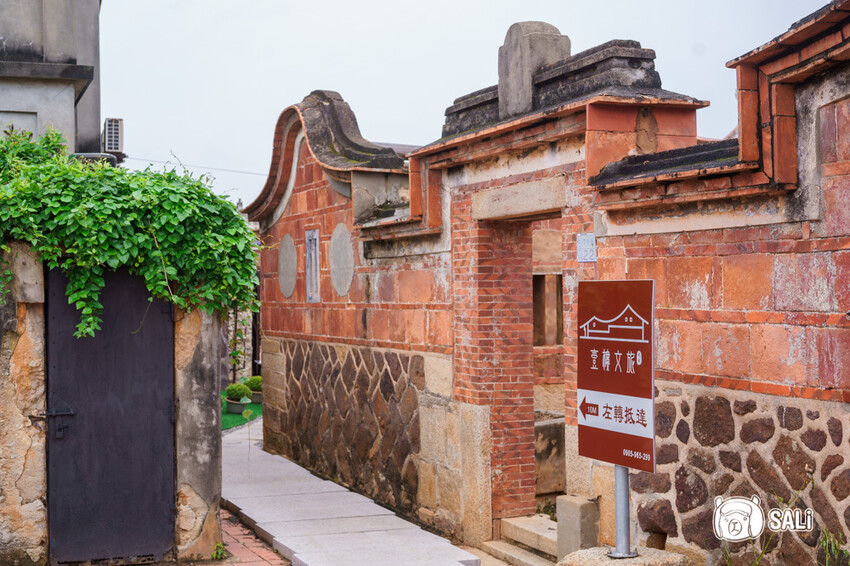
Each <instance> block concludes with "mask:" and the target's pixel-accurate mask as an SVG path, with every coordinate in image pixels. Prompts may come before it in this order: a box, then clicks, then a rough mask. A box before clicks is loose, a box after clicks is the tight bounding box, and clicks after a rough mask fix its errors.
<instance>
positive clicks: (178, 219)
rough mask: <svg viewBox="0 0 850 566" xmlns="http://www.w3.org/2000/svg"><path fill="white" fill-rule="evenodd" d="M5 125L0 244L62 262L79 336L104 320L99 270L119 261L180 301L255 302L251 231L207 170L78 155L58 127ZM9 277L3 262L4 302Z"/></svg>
mask: <svg viewBox="0 0 850 566" xmlns="http://www.w3.org/2000/svg"><path fill="white" fill-rule="evenodd" d="M5 134H6V135H2V134H0V250H3V251H4V252H7V253H8V252H9V246H8V244H6V242H8V241H9V240H19V241H22V242H26V243H28V244H30V245H31V246H32V248H33V250H34V251H35V252H36V253H38V255H39V257H40V259H41V260H42V261H43V262H44V264H45V266H46V267H48V268H50V269H53V268H57V267H58V268H60V269H61V270H62V272H63V273H64V274H65V275H66V276H67V278H68V285H67V288H66V289H65V296H66V297H67V299H68V303H69V304H71V305H74V307H75V308H76V309H77V311H78V312H79V313H80V321H79V324H77V329H76V332H75V336H77V337H81V336H94V334H95V332H96V331H97V330H99V329H100V325H101V311H102V310H103V305H102V304H101V303H100V294H101V291H102V290H103V286H104V274H105V272H106V271H108V270H117V269H120V268H121V267H125V268H127V269H128V270H129V271H130V273H131V274H133V275H137V276H140V277H141V278H143V279H144V281H145V285H146V286H147V289H148V291H149V292H150V293H151V295H153V296H154V297H160V298H163V299H166V300H169V301H171V302H172V303H174V304H175V305H176V306H177V307H179V308H180V309H182V310H185V311H191V310H193V309H196V308H200V309H203V310H205V311H207V312H212V311H219V312H224V313H227V312H230V310H234V309H235V310H243V309H252V310H257V307H258V301H257V299H256V286H257V284H258V283H259V281H258V279H257V267H256V261H257V255H256V252H255V250H254V241H255V240H256V236H255V234H254V233H253V232H252V231H251V229H250V228H249V227H248V224H247V223H246V222H245V220H244V219H243V218H242V216H241V215H240V214H239V212H238V211H237V210H236V207H235V206H234V205H233V203H231V202H230V201H228V200H227V199H225V198H223V197H220V196H218V195H216V194H214V193H213V192H212V191H211V190H210V187H209V185H208V183H207V182H206V180H205V179H203V178H194V177H192V176H191V175H189V174H181V173H178V172H177V171H175V170H171V171H163V172H161V173H160V172H154V171H149V170H146V171H129V170H127V169H123V168H119V167H110V166H109V165H105V164H104V163H88V162H84V161H77V160H74V159H71V158H70V157H69V156H68V155H66V154H65V150H64V146H63V145H62V142H63V140H62V136H61V134H59V133H58V132H56V131H54V130H48V131H47V133H45V134H44V136H42V137H41V138H38V139H35V140H34V139H33V138H32V135H31V134H29V133H28V132H21V131H18V130H13V129H9V130H6V132H5ZM0 263H2V260H0ZM11 278H12V274H11V271H10V270H9V269H8V266H5V265H0V304H2V303H4V302H5V295H7V294H8V289H7V286H8V284H9V283H10V282H11Z"/></svg>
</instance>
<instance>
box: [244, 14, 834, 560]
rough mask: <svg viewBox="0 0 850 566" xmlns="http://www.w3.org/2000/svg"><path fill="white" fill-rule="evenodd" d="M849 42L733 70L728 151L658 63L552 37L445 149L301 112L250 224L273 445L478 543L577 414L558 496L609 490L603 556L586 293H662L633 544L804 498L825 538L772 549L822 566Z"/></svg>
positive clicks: (787, 46) (527, 493)
mask: <svg viewBox="0 0 850 566" xmlns="http://www.w3.org/2000/svg"><path fill="white" fill-rule="evenodd" d="M848 53H850V3H848V2H846V1H844V2H833V3H831V4H830V5H828V6H826V7H825V8H824V9H823V10H821V11H819V12H817V13H815V14H812V15H811V16H809V17H807V18H806V19H804V20H801V21H800V22H798V23H797V24H795V25H794V26H792V28H791V29H790V30H789V31H788V32H786V33H785V34H783V35H781V36H779V37H778V38H777V39H775V40H773V41H772V42H770V43H768V44H766V45H764V46H762V47H759V48H757V49H755V50H754V51H752V52H751V53H749V54H747V55H744V56H742V57H740V58H738V59H736V60H734V61H732V62H730V64H729V66H730V67H732V68H734V69H735V70H736V73H737V76H738V100H739V123H738V138H736V139H730V140H720V141H712V142H707V143H706V142H705V140H700V139H698V138H697V133H696V111H697V109H699V108H701V107H704V106H705V105H706V104H707V103H705V102H702V101H699V100H696V99H694V98H692V97H689V96H686V95H682V94H677V93H673V92H669V91H666V90H664V89H663V88H662V87H661V79H660V76H659V74H658V72H657V71H656V70H655V68H654V52H653V51H652V50H650V49H646V48H644V47H642V46H641V45H640V44H638V43H637V42H633V41H612V42H608V43H605V44H602V45H600V46H598V47H595V48H593V49H590V50H587V51H584V52H581V53H578V54H574V55H573V54H571V52H570V44H569V39H568V38H566V37H565V36H562V35H561V34H560V33H559V32H558V30H556V29H554V28H552V26H549V25H547V24H542V23H539V22H526V23H522V24H515V25H514V26H512V27H511V28H510V30H509V31H508V34H507V36H506V40H505V44H504V45H503V46H502V48H501V49H500V52H499V69H500V73H499V84H498V85H495V86H492V87H489V88H485V89H482V90H479V91H476V92H473V93H471V94H469V95H466V96H463V97H460V98H458V99H457V100H456V101H455V103H454V104H453V105H452V106H451V107H449V108H448V109H447V111H446V122H445V124H444V127H443V137H442V138H441V139H439V140H437V141H436V142H434V143H432V144H429V145H427V146H424V147H420V148H408V147H391V146H387V145H381V144H374V143H371V142H368V141H366V140H363V139H362V137H361V136H360V134H359V131H358V129H357V125H356V120H355V118H354V115H353V114H352V113H351V111H350V109H349V108H348V106H347V105H346V104H345V103H344V101H343V100H342V99H341V98H340V97H339V95H337V94H336V93H331V92H325V91H317V92H314V93H313V94H311V95H310V96H308V97H307V98H305V99H304V101H302V102H301V103H299V104H296V105H294V106H291V107H289V108H287V109H286V110H284V112H283V113H282V114H281V117H280V119H279V121H278V125H277V129H276V132H275V141H274V153H273V160H272V166H271V169H270V175H269V179H268V181H267V183H266V185H265V187H264V189H263V191H262V193H261V195H260V196H259V197H258V199H257V200H256V201H255V202H254V203H252V204H251V205H249V207H248V208H247V209H246V212H247V213H248V214H249V216H250V218H251V219H252V220H257V221H259V222H260V226H261V237H262V239H263V242H264V244H265V245H266V246H268V247H267V248H266V249H265V250H264V251H263V253H262V258H261V266H262V267H261V271H262V301H263V306H262V332H263V336H264V339H263V344H262V349H263V374H264V384H265V385H264V399H265V403H266V407H265V408H264V415H265V419H264V421H265V422H264V427H265V442H266V445H267V446H268V447H269V448H270V449H272V450H274V451H278V452H280V453H283V454H286V455H287V456H290V457H292V458H294V459H295V460H297V461H299V462H301V463H303V464H305V465H307V466H308V467H310V468H311V469H314V470H316V471H317V472H319V473H321V474H323V475H326V476H328V477H331V478H335V479H337V480H339V481H342V482H343V483H346V484H348V485H351V486H354V487H355V488H357V489H359V490H361V491H363V492H365V493H367V494H369V495H371V496H373V497H375V498H377V499H378V500H380V501H383V502H385V503H386V504H388V505H391V506H393V507H395V508H397V509H399V510H400V511H402V512H404V513H407V514H409V515H411V516H416V517H417V518H418V519H419V520H422V521H424V522H426V523H430V524H433V525H434V526H436V527H437V528H439V529H441V530H443V531H444V532H446V533H447V534H450V535H453V536H456V537H458V538H460V539H463V540H465V541H467V542H468V543H472V544H477V543H480V542H482V541H485V540H489V539H491V538H498V536H499V528H500V520H501V519H504V518H509V517H516V516H521V515H527V514H531V513H533V512H534V511H535V507H536V504H537V502H538V499H537V496H539V495H540V494H541V490H540V489H538V485H539V484H540V483H542V482H541V479H540V475H539V474H536V473H535V472H536V469H539V465H540V464H539V458H537V457H536V453H539V449H538V448H537V447H536V442H535V441H536V433H535V428H536V427H535V421H536V420H537V421H539V420H541V418H544V417H547V416H550V415H548V414H550V413H552V412H555V413H559V414H561V415H563V417H561V418H563V424H564V428H563V430H564V444H563V454H562V455H561V458H562V468H561V469H562V470H563V474H564V482H563V485H564V492H565V493H570V494H578V495H584V496H587V497H598V500H597V502H598V507H599V511H600V516H601V519H600V523H599V542H600V543H609V544H610V543H613V542H614V525H613V515H614V513H613V506H614V501H613V497H611V496H610V494H612V493H613V468H612V467H611V466H609V465H607V464H603V463H600V462H594V461H590V460H587V459H584V458H582V457H579V456H578V455H577V440H576V404H577V400H576V394H575V372H576V367H577V359H576V355H577V349H576V340H577V332H578V329H577V324H576V318H575V317H576V308H577V305H576V293H577V283H578V281H580V280H588V279H653V280H655V282H656V312H655V325H656V326H655V335H656V340H657V344H658V347H657V353H656V359H655V366H656V388H657V398H656V441H657V454H656V455H657V463H658V473H656V474H648V473H638V474H633V476H632V506H633V513H634V514H635V515H636V517H637V518H638V522H637V524H636V525H635V532H634V533H633V536H634V538H635V539H637V540H640V541H641V543H642V544H646V545H652V546H664V547H666V548H667V549H670V550H677V551H680V552H683V553H686V554H689V555H691V556H693V557H695V558H698V559H699V560H704V558H705V557H707V558H709V559H710V560H718V559H719V558H720V555H721V549H720V541H719V540H718V539H717V538H716V537H715V536H714V534H713V532H712V526H711V525H712V521H711V516H712V513H713V509H714V498H715V497H717V496H723V497H725V496H729V495H746V496H750V495H758V496H759V497H760V499H761V501H762V502H764V505H765V509H767V508H768V507H774V506H781V505H782V502H783V501H784V502H788V501H790V500H791V499H792V498H793V497H794V496H796V499H795V504H796V505H798V506H801V508H803V507H804V508H811V509H812V510H813V511H814V517H815V522H816V524H817V528H816V529H815V530H814V531H811V532H808V533H797V534H794V533H785V534H782V535H781V536H779V535H777V536H776V537H773V538H772V539H771V541H769V542H768V541H766V540H765V542H764V544H765V545H766V546H768V547H769V548H768V550H769V553H770V555H771V556H774V557H776V559H777V560H780V559H781V560H784V561H786V562H790V561H792V560H795V561H799V562H800V563H807V562H809V561H810V560H811V559H812V558H813V557H814V556H815V555H816V553H817V543H818V540H819V538H820V537H821V536H824V533H825V531H829V532H830V533H832V534H838V533H843V534H844V535H845V536H846V533H848V532H850V529H848V527H850V507H848V502H850V499H848V496H850V468H848V467H847V465H848V462H846V461H845V457H846V453H847V443H848V441H850V437H848V431H847V430H846V429H847V427H848V426H850V421H848V418H847V412H846V410H845V407H846V405H845V403H846V402H848V401H850V370H848V369H847V364H846V362H847V361H848V356H850V354H848V352H850V327H848V325H850V322H848V317H847V315H846V313H847V311H848V310H850V304H848V300H850V298H848V297H849V296H848V295H847V292H846V289H845V287H846V284H845V281H846V274H845V271H846V269H848V268H847V265H845V264H848V261H847V259H848V258H850V256H847V257H845V254H847V253H848V252H846V251H845V250H844V249H845V248H846V247H847V242H848V241H847V238H848V236H850V220H848V219H850V217H848V215H847V212H846V206H844V205H843V203H844V202H846V199H845V196H844V193H845V192H847V191H850V183H848V179H847V177H846V175H847V173H848V169H847V167H846V166H845V165H846V162H847V160H848V159H850V158H849V157H848V155H850V154H847V151H846V150H847V147H846V146H847V139H850V137H848V134H847V128H848V124H850V122H848V115H850V114H848V112H847V108H850V107H848V106H847V103H846V101H847V99H848V98H847V97H848V95H850V87H848V86H847V85H848V84H850V82H848V81H847V76H848V73H850V67H848V64H847V62H846V61H847V59H848V57H850V55H848ZM594 251H595V253H594ZM848 265H850V264H848ZM561 392H563V395H562V394H561ZM559 399H560V403H559V401H558V400H559ZM536 462H537V463H536ZM730 550H731V551H732V553H733V554H735V553H737V554H741V555H744V554H745V553H746V552H748V551H750V549H749V548H745V547H744V546H742V545H739V546H734V545H733V546H732V547H730Z"/></svg>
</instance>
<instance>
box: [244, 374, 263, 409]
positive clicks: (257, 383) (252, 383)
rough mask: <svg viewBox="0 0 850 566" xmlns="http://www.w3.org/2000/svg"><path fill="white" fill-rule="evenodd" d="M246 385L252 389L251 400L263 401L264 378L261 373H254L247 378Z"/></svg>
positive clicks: (254, 401)
mask: <svg viewBox="0 0 850 566" xmlns="http://www.w3.org/2000/svg"><path fill="white" fill-rule="evenodd" d="M245 385H247V386H248V389H250V390H251V402H253V403H262V402H263V378H262V377H261V376H259V375H254V376H252V377H249V378H248V379H246V380H245Z"/></svg>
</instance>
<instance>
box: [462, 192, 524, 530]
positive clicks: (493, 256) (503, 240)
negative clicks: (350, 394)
mask: <svg viewBox="0 0 850 566" xmlns="http://www.w3.org/2000/svg"><path fill="white" fill-rule="evenodd" d="M468 211H469V198H468V196H461V197H459V198H457V199H456V200H455V202H454V204H453V217H454V222H453V230H452V238H453V242H452V273H453V278H454V284H453V289H454V301H455V308H454V319H453V327H454V376H455V378H454V379H455V381H454V393H453V396H454V398H455V399H456V400H458V401H463V402H466V403H473V404H476V405H489V406H490V433H491V455H490V459H491V460H490V464H491V489H492V504H493V518H494V519H499V518H504V517H516V516H521V515H528V514H531V513H534V510H535V500H534V487H535V478H534V375H533V371H532V365H533V350H532V335H533V327H532V308H533V307H532V262H531V223H530V222H476V221H471V220H468V218H469V216H468Z"/></svg>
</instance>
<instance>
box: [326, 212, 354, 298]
mask: <svg viewBox="0 0 850 566" xmlns="http://www.w3.org/2000/svg"><path fill="white" fill-rule="evenodd" d="M328 254H329V256H330V257H329V258H328V259H329V260H330V261H329V262H330V265H331V283H332V284H333V286H334V289H335V290H336V292H337V293H339V294H340V295H343V296H344V295H347V294H348V291H349V290H350V289H351V280H352V278H353V277H354V248H352V247H351V234H349V233H348V228H346V227H345V224H337V225H336V228H334V233H333V235H332V236H331V247H330V250H329V252H328Z"/></svg>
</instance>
